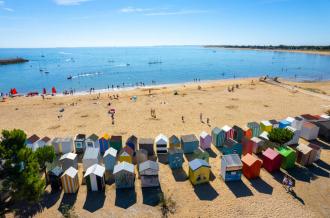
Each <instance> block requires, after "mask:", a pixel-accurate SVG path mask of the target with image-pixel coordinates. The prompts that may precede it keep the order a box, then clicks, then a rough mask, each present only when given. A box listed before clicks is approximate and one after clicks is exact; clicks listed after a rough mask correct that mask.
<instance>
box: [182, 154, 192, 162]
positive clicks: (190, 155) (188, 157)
mask: <svg viewBox="0 0 330 218" xmlns="http://www.w3.org/2000/svg"><path fill="white" fill-rule="evenodd" d="M184 156H185V157H186V159H187V161H188V162H190V161H192V160H193V159H194V154H193V153H188V154H184Z"/></svg>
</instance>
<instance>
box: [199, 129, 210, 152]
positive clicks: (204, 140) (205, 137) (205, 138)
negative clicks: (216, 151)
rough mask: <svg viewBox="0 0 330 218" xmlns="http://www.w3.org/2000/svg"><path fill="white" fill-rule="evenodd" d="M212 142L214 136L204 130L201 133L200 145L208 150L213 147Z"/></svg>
mask: <svg viewBox="0 0 330 218" xmlns="http://www.w3.org/2000/svg"><path fill="white" fill-rule="evenodd" d="M211 143H212V136H211V135H209V134H208V133H207V132H205V131H203V132H202V133H201V134H200V135H199V146H200V147H201V148H202V149H204V150H206V149H209V148H211Z"/></svg>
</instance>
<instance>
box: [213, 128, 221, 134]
mask: <svg viewBox="0 0 330 218" xmlns="http://www.w3.org/2000/svg"><path fill="white" fill-rule="evenodd" d="M220 132H221V129H220V128H219V127H215V128H213V129H212V133H213V134H216V135H217V134H219V133H220Z"/></svg>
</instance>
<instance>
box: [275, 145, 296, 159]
mask: <svg viewBox="0 0 330 218" xmlns="http://www.w3.org/2000/svg"><path fill="white" fill-rule="evenodd" d="M276 149H277V151H278V152H279V153H280V154H281V155H283V156H284V157H288V156H290V155H291V154H292V153H294V151H293V150H292V149H290V148H289V147H285V146H282V147H278V148H276Z"/></svg>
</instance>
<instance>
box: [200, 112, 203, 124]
mask: <svg viewBox="0 0 330 218" xmlns="http://www.w3.org/2000/svg"><path fill="white" fill-rule="evenodd" d="M199 120H200V121H201V123H203V113H200V114H199Z"/></svg>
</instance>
